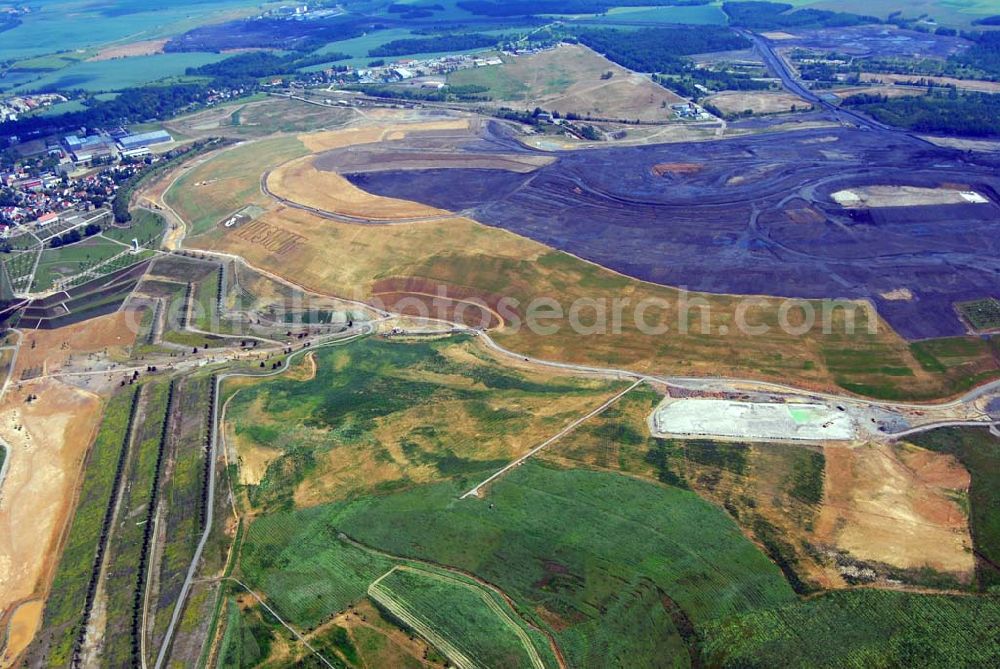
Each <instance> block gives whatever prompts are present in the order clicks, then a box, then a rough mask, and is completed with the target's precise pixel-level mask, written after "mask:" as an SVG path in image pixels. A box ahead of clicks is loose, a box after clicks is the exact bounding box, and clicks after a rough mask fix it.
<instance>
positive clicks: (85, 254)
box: [32, 237, 136, 290]
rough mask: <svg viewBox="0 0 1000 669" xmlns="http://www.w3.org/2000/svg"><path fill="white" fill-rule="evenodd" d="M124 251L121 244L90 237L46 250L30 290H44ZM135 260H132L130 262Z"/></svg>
mask: <svg viewBox="0 0 1000 669" xmlns="http://www.w3.org/2000/svg"><path fill="white" fill-rule="evenodd" d="M125 250H126V249H125V247H124V246H122V245H121V244H116V243H115V242H113V241H111V240H108V239H103V238H101V237H91V238H89V239H85V240H83V241H82V242H78V243H76V244H72V245H70V246H60V247H59V248H57V249H52V248H47V249H45V250H44V251H42V258H41V260H40V261H39V262H38V269H37V271H36V272H35V282H34V284H33V286H32V290H46V289H48V288H50V287H52V285H53V284H54V283H55V282H56V281H57V280H59V279H64V278H68V277H70V276H73V275H75V274H79V273H80V272H84V271H86V270H88V269H90V268H92V267H94V266H95V265H97V264H98V263H101V262H103V261H105V260H107V259H108V258H111V257H112V256H115V255H118V254H119V253H121V252H122V251H125ZM135 260H136V259H134V258H133V260H132V261H133V262H134V261H135Z"/></svg>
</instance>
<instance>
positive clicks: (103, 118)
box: [3, 84, 208, 137]
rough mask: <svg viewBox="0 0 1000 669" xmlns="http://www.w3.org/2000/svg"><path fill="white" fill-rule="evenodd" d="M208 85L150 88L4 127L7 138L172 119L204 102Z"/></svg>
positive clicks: (4, 134) (23, 120)
mask: <svg viewBox="0 0 1000 669" xmlns="http://www.w3.org/2000/svg"><path fill="white" fill-rule="evenodd" d="M207 91H208V87H207V86H205V85H204V84H177V85H174V86H146V87H143V88H133V89H129V90H127V91H125V92H123V93H122V94H121V95H119V96H118V97H116V98H114V99H113V100H103V101H101V100H95V101H94V102H93V103H91V105H90V107H88V108H87V109H85V110H83V111H77V112H69V113H66V114H60V115H59V116H27V117H24V118H21V119H18V120H17V121H8V122H7V123H4V124H3V136H4V137H9V136H11V135H17V136H21V137H24V136H28V135H32V134H37V133H52V132H58V131H60V130H67V129H70V128H79V127H81V126H83V127H88V128H91V127H95V126H97V127H106V126H114V125H122V124H127V123H137V122H142V121H147V120H150V119H159V118H169V117H171V116H173V115H175V114H176V113H177V112H179V111H180V110H182V109H184V108H186V107H188V106H189V105H192V104H195V103H198V102H201V101H202V100H204V98H205V95H206V94H207Z"/></svg>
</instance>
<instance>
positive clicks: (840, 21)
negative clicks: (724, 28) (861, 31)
mask: <svg viewBox="0 0 1000 669" xmlns="http://www.w3.org/2000/svg"><path fill="white" fill-rule="evenodd" d="M794 9H795V7H794V6H793V5H790V4H787V3H784V2H757V1H753V2H724V3H722V11H724V12H725V13H726V15H727V16H729V24H730V25H733V26H737V27H740V28H750V29H752V30H783V29H788V28H845V27H848V26H857V25H865V24H871V23H882V21H881V20H879V19H878V18H876V17H874V16H862V15H859V14H851V13H848V12H833V11H829V10H825V9H799V10H795V11H792V10H794Z"/></svg>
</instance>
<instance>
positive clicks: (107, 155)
mask: <svg viewBox="0 0 1000 669" xmlns="http://www.w3.org/2000/svg"><path fill="white" fill-rule="evenodd" d="M172 142H173V138H172V137H171V136H170V134H169V133H167V132H166V131H163V130H158V131H153V132H146V133H129V132H128V131H127V130H126V129H124V128H116V129H113V130H110V131H105V130H91V131H89V133H88V131H87V129H85V128H81V129H80V131H79V132H78V133H76V134H71V135H66V136H64V137H62V138H60V139H58V140H56V139H50V140H47V141H45V142H41V143H40V145H39V146H37V147H35V148H34V150H32V148H30V146H29V145H22V146H29V148H28V149H27V152H26V153H27V155H24V156H23V158H20V159H19V160H17V161H15V162H13V163H12V164H9V165H8V164H7V163H6V161H5V162H4V163H3V164H2V166H0V226H2V227H3V228H4V230H3V232H0V235H2V236H3V237H4V238H6V237H9V236H10V235H11V230H12V229H15V228H17V227H18V226H23V225H34V226H37V227H45V226H49V225H52V224H53V223H54V222H56V221H57V220H59V219H60V218H62V217H67V216H72V215H75V214H77V213H80V212H86V211H92V210H94V209H97V208H99V207H103V206H105V205H107V204H109V203H110V202H111V200H112V199H114V196H115V193H116V192H117V190H118V187H119V185H120V184H121V183H123V182H124V181H126V180H127V179H129V178H130V177H132V176H134V175H135V174H136V173H137V172H139V171H140V170H141V169H142V168H143V167H145V166H146V165H148V164H151V163H152V162H154V161H155V160H156V158H155V157H154V156H153V155H152V152H151V148H152V147H155V146H161V145H164V144H168V143H172Z"/></svg>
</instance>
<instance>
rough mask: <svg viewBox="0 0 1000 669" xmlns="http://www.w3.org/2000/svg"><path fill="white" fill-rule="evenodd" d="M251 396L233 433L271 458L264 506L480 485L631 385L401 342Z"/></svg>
mask: <svg viewBox="0 0 1000 669" xmlns="http://www.w3.org/2000/svg"><path fill="white" fill-rule="evenodd" d="M314 355H315V360H316V367H317V374H316V376H315V377H314V378H312V379H309V380H301V379H298V378H295V377H296V376H300V375H302V374H303V373H307V372H306V369H307V365H306V363H300V364H299V366H298V367H297V368H296V374H295V375H293V376H292V378H285V377H279V378H276V379H269V380H266V381H264V382H261V383H258V384H256V385H252V386H250V387H247V388H244V389H243V390H241V391H240V392H239V393H238V394H237V395H236V396H235V397H234V398H233V399H232V401H231V402H230V405H229V409H228V412H227V425H228V426H230V428H229V429H230V430H231V432H230V434H231V435H232V436H231V437H230V438H231V439H233V440H234V441H233V442H232V443H234V445H235V446H236V448H237V450H238V451H239V452H240V454H241V457H242V458H244V465H245V466H249V464H250V462H251V461H252V460H262V459H263V460H265V461H266V462H267V467H266V470H265V471H263V472H259V473H258V479H259V480H257V481H254V482H251V483H248V485H247V493H248V499H249V502H250V504H251V505H252V506H253V507H255V508H257V509H261V510H264V511H267V510H277V509H285V508H291V507H292V506H293V505H296V504H298V505H302V504H305V503H308V504H318V503H322V502H326V501H331V500H333V499H343V498H345V497H350V496H352V495H360V494H367V493H370V492H372V491H379V490H382V491H385V490H392V489H398V488H401V487H406V486H408V485H410V484H412V483H415V482H427V481H435V480H442V479H445V478H452V479H454V480H456V481H460V482H470V481H474V480H476V479H477V477H478V478H482V475H483V473H484V472H490V471H494V470H496V469H498V468H500V467H501V466H503V465H504V464H506V463H508V462H510V461H511V460H513V459H514V457H516V455H518V454H520V453H523V452H525V451H527V450H528V449H529V448H530V447H531V446H533V445H536V444H538V443H541V442H542V441H544V440H545V439H546V438H548V437H550V436H552V435H553V434H555V433H557V432H559V430H560V429H562V428H563V427H564V426H565V425H567V424H569V423H570V422H571V421H572V420H573V419H574V418H576V417H579V416H580V415H583V414H584V413H586V412H587V411H588V410H590V409H592V408H594V407H596V406H599V405H600V404H601V402H602V401H603V399H604V398H606V397H608V396H610V395H611V394H612V393H613V391H614V390H615V389H616V388H618V387H619V385H618V384H609V383H604V382H596V381H589V380H583V379H578V378H574V377H555V378H544V379H543V378H540V377H526V376H522V375H521V374H519V373H517V372H514V371H508V370H505V369H503V368H501V367H500V366H498V365H497V364H496V363H494V362H493V361H492V360H490V359H489V358H488V357H484V356H485V354H483V353H482V352H480V351H479V350H478V349H477V347H476V346H475V345H474V341H472V340H470V339H460V340H459V341H458V342H455V341H454V340H442V341H432V342H421V343H397V342H392V341H387V340H379V339H368V340H362V341H357V342H354V343H352V344H350V345H347V346H343V347H337V348H329V349H325V350H323V349H321V350H318V351H316V353H315V354H314Z"/></svg>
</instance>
